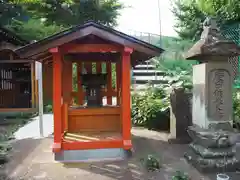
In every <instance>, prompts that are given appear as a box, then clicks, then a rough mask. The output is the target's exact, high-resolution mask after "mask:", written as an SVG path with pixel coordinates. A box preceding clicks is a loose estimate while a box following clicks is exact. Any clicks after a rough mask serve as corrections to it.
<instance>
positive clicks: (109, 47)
mask: <svg viewBox="0 0 240 180" xmlns="http://www.w3.org/2000/svg"><path fill="white" fill-rule="evenodd" d="M122 49H123V48H122V47H120V46H117V45H113V44H74V43H71V44H65V45H63V46H62V47H61V51H63V52H64V53H80V52H81V53H90V52H120V51H122Z"/></svg>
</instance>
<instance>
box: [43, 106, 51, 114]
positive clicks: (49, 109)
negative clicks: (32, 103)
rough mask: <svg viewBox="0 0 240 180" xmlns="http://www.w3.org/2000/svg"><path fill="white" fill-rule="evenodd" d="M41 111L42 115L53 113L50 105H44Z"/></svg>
mask: <svg viewBox="0 0 240 180" xmlns="http://www.w3.org/2000/svg"><path fill="white" fill-rule="evenodd" d="M43 111H44V113H52V112H53V107H52V104H47V105H45V106H44V109H43Z"/></svg>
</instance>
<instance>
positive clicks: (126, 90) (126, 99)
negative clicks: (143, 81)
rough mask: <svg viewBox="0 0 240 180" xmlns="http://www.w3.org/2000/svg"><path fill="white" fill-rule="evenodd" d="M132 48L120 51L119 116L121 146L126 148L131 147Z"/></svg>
mask: <svg viewBox="0 0 240 180" xmlns="http://www.w3.org/2000/svg"><path fill="white" fill-rule="evenodd" d="M132 51H133V50H132V49H130V48H126V47H125V48H124V51H123V53H122V68H121V70H122V71H121V72H122V73H121V74H122V78H121V80H122V83H121V85H122V88H121V89H122V93H121V94H122V101H121V110H122V111H121V112H122V115H121V118H122V133H123V146H124V149H126V150H128V149H131V148H132V141H131V105H130V103H131V101H130V98H131V95H130V86H131V80H130V78H131V73H130V70H131V57H130V56H131V53H132Z"/></svg>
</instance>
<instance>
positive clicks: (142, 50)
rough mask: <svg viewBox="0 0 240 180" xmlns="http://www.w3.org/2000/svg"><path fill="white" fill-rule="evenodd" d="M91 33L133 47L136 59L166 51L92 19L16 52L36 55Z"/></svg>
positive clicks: (145, 58) (23, 54)
mask: <svg viewBox="0 0 240 180" xmlns="http://www.w3.org/2000/svg"><path fill="white" fill-rule="evenodd" d="M89 35H94V36H97V37H99V38H101V39H104V40H107V41H109V42H112V43H116V44H120V45H123V46H127V47H130V48H133V49H134V52H133V54H134V55H133V56H136V57H135V58H136V59H137V58H139V57H140V56H141V57H142V59H139V60H148V59H150V58H152V57H154V56H159V55H160V54H161V53H162V52H163V51H164V50H163V49H161V48H159V47H157V46H154V45H152V44H149V43H146V42H144V41H141V40H139V39H137V38H134V37H132V36H129V35H127V34H124V33H122V32H120V31H117V30H114V29H112V28H110V27H107V26H104V25H101V24H98V23H95V22H92V21H90V22H88V23H86V24H83V25H78V26H75V27H72V28H69V29H67V30H65V31H62V32H60V33H57V34H54V35H52V36H49V37H47V38H45V39H42V40H40V41H37V42H34V43H31V44H28V45H26V46H23V47H21V48H18V49H16V53H17V54H19V55H20V56H21V57H23V58H28V57H34V56H35V57H36V56H37V55H38V54H43V53H47V52H48V50H49V49H50V48H53V47H57V46H61V45H63V44H66V43H69V42H71V41H74V40H77V39H83V38H85V37H87V36H89Z"/></svg>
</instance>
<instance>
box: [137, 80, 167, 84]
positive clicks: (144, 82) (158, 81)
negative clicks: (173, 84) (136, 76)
mask: <svg viewBox="0 0 240 180" xmlns="http://www.w3.org/2000/svg"><path fill="white" fill-rule="evenodd" d="M149 82H150V83H151V84H167V83H168V81H167V80H151V81H149V80H136V81H135V84H147V83H149Z"/></svg>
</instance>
